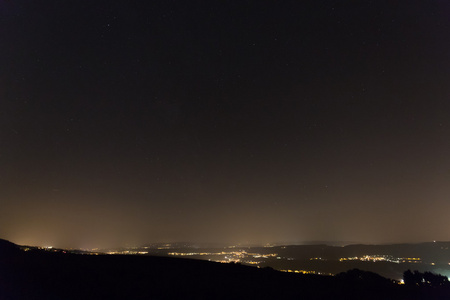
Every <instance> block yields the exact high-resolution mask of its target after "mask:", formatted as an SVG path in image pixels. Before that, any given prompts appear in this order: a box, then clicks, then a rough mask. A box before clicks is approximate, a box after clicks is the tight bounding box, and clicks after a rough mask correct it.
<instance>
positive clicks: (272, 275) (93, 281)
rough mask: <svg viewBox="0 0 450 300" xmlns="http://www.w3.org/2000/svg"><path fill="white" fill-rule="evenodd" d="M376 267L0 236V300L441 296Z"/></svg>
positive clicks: (444, 293) (444, 292)
mask: <svg viewBox="0 0 450 300" xmlns="http://www.w3.org/2000/svg"><path fill="white" fill-rule="evenodd" d="M448 292H449V290H448V288H441V289H431V288H429V289H424V288H419V287H414V286H413V287H405V286H400V285H398V284H396V283H393V282H392V281H391V280H389V279H386V278H384V277H381V276H379V275H377V274H375V273H371V272H364V271H360V270H351V271H349V272H346V273H342V274H339V275H338V276H334V277H332V276H319V275H301V274H290V273H283V272H278V271H275V270H273V269H271V268H262V269H259V268H255V267H249V266H243V265H240V264H220V263H215V262H209V261H200V260H192V259H184V258H172V257H152V256H133V255H87V254H84V255H83V254H71V253H62V252H50V251H45V250H39V249H31V250H30V251H23V250H21V249H20V247H19V246H17V245H15V244H13V243H10V242H8V241H5V240H0V299H4V300H9V299H10V300H15V299H46V300H49V299H448V298H450V297H449V295H450V294H449V293H448Z"/></svg>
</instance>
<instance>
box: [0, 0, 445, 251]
mask: <svg viewBox="0 0 450 300" xmlns="http://www.w3.org/2000/svg"><path fill="white" fill-rule="evenodd" d="M449 212H450V3H449V1H445V0H430V1H406V0H405V1H390V0H384V1H383V0H381V1H375V0H374V1H369V0H360V1H358V0H353V1H349V0H347V1H345V0H344V1H342V0H339V1H338V0H335V1H333V0H323V1H321V0H314V1H312V0H311V1H308V0H306V1H288V0H286V1H181V0H180V1H171V0H164V1H162V0H161V1H143V0H142V1H140V0H135V1H124V0H122V1H117V0H108V1H107V0H96V1H87V0H86V1H70V0H64V1H61V0H59V1H56V0H45V1H36V0H18V1H12V0H10V1H7V0H0V237H1V238H5V239H9V240H11V241H13V242H16V243H19V244H31V245H43V246H44V245H53V246H59V247H96V246H106V245H113V244H114V245H118V244H126V243H127V244H142V243H147V242H173V241H188V242H227V243H228V242H229V243H246V242H248V243H267V242H282V243H299V242H304V241H311V240H315V241H324V240H326V241H330V240H331V241H337V240H344V241H355V242H364V243H387V242H420V241H431V240H450V231H449V228H450V218H449Z"/></svg>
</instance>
